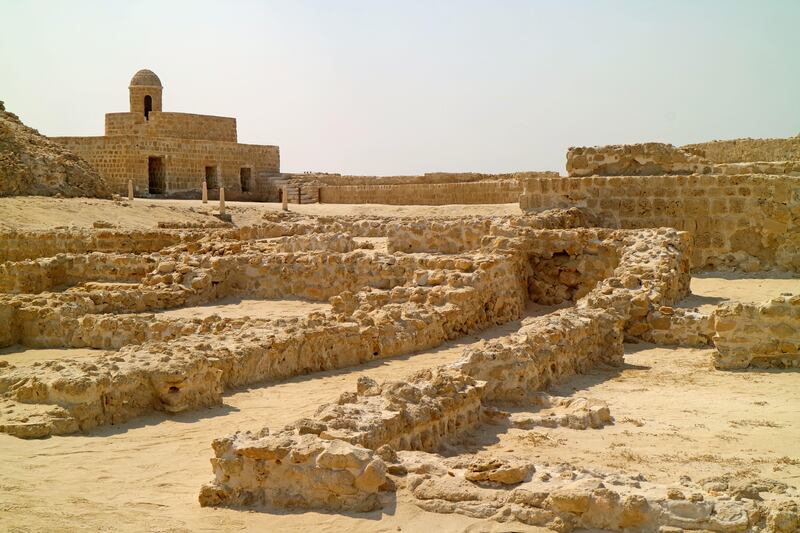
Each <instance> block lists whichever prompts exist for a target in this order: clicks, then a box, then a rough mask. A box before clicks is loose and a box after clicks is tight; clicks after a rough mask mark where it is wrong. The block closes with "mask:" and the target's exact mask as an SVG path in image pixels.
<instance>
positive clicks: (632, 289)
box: [200, 230, 688, 511]
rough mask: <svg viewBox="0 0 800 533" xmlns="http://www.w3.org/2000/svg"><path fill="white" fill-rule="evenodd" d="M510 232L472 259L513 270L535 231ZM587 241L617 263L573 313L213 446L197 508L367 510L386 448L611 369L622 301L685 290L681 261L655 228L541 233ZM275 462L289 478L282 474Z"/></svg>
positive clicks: (437, 436) (627, 309)
mask: <svg viewBox="0 0 800 533" xmlns="http://www.w3.org/2000/svg"><path fill="white" fill-rule="evenodd" d="M522 233H523V235H521V236H517V237H514V238H496V239H495V240H494V242H492V243H486V244H487V246H483V247H482V252H483V253H486V252H488V251H489V250H492V251H494V252H495V253H499V252H500V251H501V250H512V249H513V250H516V251H517V257H518V258H519V259H518V261H520V263H524V260H522V259H521V258H523V257H525V250H526V249H528V248H531V247H532V243H535V242H539V241H540V240H541V238H542V237H543V236H544V234H545V233H544V232H542V231H538V232H537V231H535V230H528V231H524V232H522ZM589 234H593V236H594V237H595V239H597V238H598V237H599V238H604V239H605V240H606V241H615V242H617V243H618V244H619V246H620V247H625V251H622V250H620V251H619V252H618V255H619V256H620V257H621V258H622V260H621V262H620V264H619V266H618V267H617V268H616V269H615V270H614V276H612V277H611V278H609V279H607V280H605V281H603V282H602V283H600V284H598V286H597V287H596V288H595V289H594V290H593V291H592V292H591V293H589V295H587V296H586V298H584V299H582V300H581V301H579V302H578V304H577V306H576V309H574V310H563V311H559V312H557V313H553V314H551V315H548V316H546V317H541V318H539V319H536V320H535V321H533V322H532V323H531V324H530V325H529V326H527V327H525V328H523V330H521V331H520V332H518V333H517V334H515V335H514V336H512V337H511V338H506V339H503V340H502V341H494V342H492V343H491V344H489V345H488V346H485V347H482V348H481V349H479V350H477V349H476V350H468V351H466V352H465V354H464V356H463V357H462V359H461V360H460V361H459V362H458V363H456V364H454V365H452V366H450V367H440V368H439V369H434V370H428V371H424V372H420V373H418V374H416V375H414V376H411V377H410V378H408V379H406V380H403V381H398V382H394V381H391V382H385V383H383V384H381V385H379V384H378V383H376V382H374V381H373V380H369V379H363V378H362V379H361V380H359V384H358V389H357V391H356V393H345V394H343V395H342V396H341V397H340V398H339V400H338V401H337V402H336V403H334V404H329V405H323V406H321V407H320V408H319V409H318V410H317V413H316V414H315V415H314V417H312V418H311V419H303V420H301V421H298V422H297V423H296V424H294V426H293V427H290V428H287V429H285V430H284V431H282V432H280V433H279V434H277V435H275V436H268V437H264V436H263V435H269V431H268V430H266V429H265V430H262V431H261V432H260V433H259V434H258V435H252V434H250V435H242V434H237V435H234V436H231V437H226V438H223V439H218V440H217V441H215V443H214V452H215V457H214V458H213V459H212V465H213V470H214V474H215V479H214V481H213V482H212V483H210V484H207V485H205V486H203V488H202V489H201V492H200V503H201V504H202V505H251V504H263V503H268V504H273V505H279V506H286V507H299V508H309V507H310V508H324V509H335V510H339V511H342V510H346V511H352V510H371V509H374V508H377V507H378V506H379V505H380V500H379V493H380V492H381V491H387V490H392V485H391V484H390V483H387V481H386V479H385V476H384V473H385V472H387V468H386V466H385V464H384V463H383V461H381V460H384V461H391V460H392V459H393V458H394V460H395V462H396V455H395V450H431V449H435V448H436V447H438V446H439V445H440V444H441V443H442V441H443V440H445V439H448V438H453V437H456V436H458V435H459V434H460V433H462V432H464V431H467V430H469V429H471V428H472V427H474V426H475V425H476V424H478V423H479V422H480V421H481V418H482V417H481V416H480V415H481V413H483V412H484V407H483V405H484V403H485V402H487V401H524V400H525V399H527V397H526V395H527V394H528V393H529V392H530V391H534V390H540V389H542V388H544V387H547V386H548V385H550V384H551V383H553V382H554V381H557V380H561V379H563V378H565V377H567V376H570V375H572V374H574V373H576V372H583V371H586V370H587V369H589V368H591V367H592V366H593V365H595V364H597V363H600V362H605V363H618V362H620V361H621V356H622V341H623V330H624V328H625V325H626V324H627V323H629V322H633V321H634V320H635V319H636V318H637V316H639V315H637V314H635V313H634V312H633V311H634V310H635V309H638V307H640V306H634V305H633V304H632V301H633V300H640V301H642V302H645V304H646V305H645V308H647V307H649V306H650V305H659V304H666V303H671V302H672V301H674V300H675V299H676V298H679V297H680V296H682V295H683V294H685V292H686V291H687V289H688V265H687V264H686V261H685V260H682V257H683V256H684V255H685V251H686V250H685V244H686V241H685V239H682V236H681V235H680V234H678V233H677V232H674V231H666V230H661V231H660V232H658V231H656V230H648V231H643V232H627V233H626V232H604V231H603V230H593V231H588V230H584V231H583V232H580V231H577V230H573V231H568V230H566V231H565V230H562V231H554V232H552V235H551V238H552V240H554V241H555V242H556V244H555V245H554V247H555V248H562V247H568V246H569V244H566V243H573V244H572V246H576V247H580V246H581V245H583V248H588V246H587V245H588V242H587V241H588V240H589V239H587V236H588V235H589ZM576 240H577V241H578V242H579V243H581V244H575V242H576ZM581 241H583V242H581ZM592 295H594V296H595V297H594V298H592V297H591V296H592ZM646 314H647V312H646V311H645V313H644V316H646ZM354 316H355V314H354ZM309 434H313V435H315V436H316V435H318V436H319V437H320V439H321V440H317V439H315V438H314V437H309V436H308V435H309ZM339 441H341V444H337V445H334V444H333V443H334V442H339ZM353 445H356V446H355V447H354V446H353ZM326 446H330V447H334V446H336V449H337V453H338V454H339V455H340V457H339V458H338V459H337V460H336V461H335V462H334V461H330V460H329V459H328V458H327V457H325V460H324V461H322V462H321V461H320V459H321V458H323V457H324V456H323V454H325V451H324V450H325V449H326ZM293 457H297V459H293ZM378 457H380V459H378ZM287 459H288V462H289V463H292V467H291V470H287V467H286V466H285V463H286V462H287ZM367 465H373V471H374V472H373V475H372V477H373V479H374V481H373V482H372V483H371V484H370V485H369V486H367V485H366V484H364V483H362V484H360V485H359V483H358V479H360V476H362V475H364V473H365V472H366V469H367V468H368V466H367ZM289 472H291V475H289ZM339 477H341V482H340V483H339V484H338V487H340V488H335V487H334V485H333V484H332V483H330V481H329V480H331V479H338V478H339Z"/></svg>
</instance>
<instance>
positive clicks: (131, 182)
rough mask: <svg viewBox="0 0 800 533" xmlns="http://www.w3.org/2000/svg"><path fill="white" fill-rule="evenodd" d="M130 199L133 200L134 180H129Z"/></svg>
mask: <svg viewBox="0 0 800 533" xmlns="http://www.w3.org/2000/svg"><path fill="white" fill-rule="evenodd" d="M128 200H130V201H131V202H132V201H133V180H128Z"/></svg>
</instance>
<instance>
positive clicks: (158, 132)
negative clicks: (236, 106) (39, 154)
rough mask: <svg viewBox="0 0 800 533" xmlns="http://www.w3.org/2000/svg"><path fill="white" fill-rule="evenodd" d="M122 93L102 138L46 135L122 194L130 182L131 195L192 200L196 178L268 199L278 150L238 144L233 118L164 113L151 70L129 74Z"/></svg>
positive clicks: (157, 81)
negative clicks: (126, 106) (125, 102)
mask: <svg viewBox="0 0 800 533" xmlns="http://www.w3.org/2000/svg"><path fill="white" fill-rule="evenodd" d="M128 90H129V94H130V111H129V112H127V113H107V114H106V121H105V135H104V136H101V137H100V136H98V137H53V138H52V139H53V140H54V141H56V142H59V143H61V144H62V145H64V146H65V147H67V148H69V149H70V150H72V151H73V152H75V153H76V154H78V155H80V156H81V157H83V158H84V159H86V160H87V161H88V162H89V163H91V164H92V166H94V167H95V168H96V169H97V170H98V172H99V173H100V174H101V175H102V176H103V177H104V178H105V179H106V182H107V183H108V184H109V186H110V187H111V189H112V191H113V192H116V193H119V194H126V193H127V188H128V180H132V181H133V185H134V189H135V193H136V195H137V196H150V195H169V196H178V197H181V196H183V197H192V196H196V195H198V194H199V191H200V189H201V187H202V182H203V181H205V182H206V184H207V185H208V188H209V189H210V190H212V191H213V190H214V189H218V188H219V187H221V186H224V187H225V192H226V194H228V195H229V197H231V198H241V199H254V200H255V199H265V198H266V197H267V196H268V195H269V194H270V193H273V194H274V191H272V189H274V187H273V186H271V185H270V183H271V177H272V176H275V175H276V174H278V173H279V172H280V153H279V150H278V147H277V146H267V145H257V144H240V143H239V142H238V141H237V135H236V119H235V118H230V117H216V116H211V115H195V114H191V113H172V112H165V111H163V110H162V107H163V99H162V94H163V90H164V88H163V86H162V85H161V80H160V79H159V78H158V76H156V75H155V73H153V72H152V71H150V70H146V69H145V70H140V71H139V72H137V73H136V74H134V76H133V78H131V82H130V86H129V87H128ZM212 194H213V193H212Z"/></svg>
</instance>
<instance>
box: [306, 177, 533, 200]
mask: <svg viewBox="0 0 800 533" xmlns="http://www.w3.org/2000/svg"><path fill="white" fill-rule="evenodd" d="M521 192H522V188H521V187H520V184H519V182H518V181H517V180H503V181H476V182H468V183H410V184H397V185H345V186H330V185H323V186H322V187H320V190H319V200H320V203H327V204H388V205H447V204H507V203H514V202H517V201H518V200H519V195H520V193H521Z"/></svg>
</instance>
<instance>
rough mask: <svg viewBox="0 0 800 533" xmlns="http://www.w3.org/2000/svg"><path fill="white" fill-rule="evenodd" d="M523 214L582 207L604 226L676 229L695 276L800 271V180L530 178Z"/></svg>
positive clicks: (740, 177)
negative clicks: (690, 247)
mask: <svg viewBox="0 0 800 533" xmlns="http://www.w3.org/2000/svg"><path fill="white" fill-rule="evenodd" d="M520 207H521V208H522V209H524V210H528V211H534V212H536V211H541V210H544V209H553V208H562V209H563V208H568V207H579V208H583V209H586V210H587V211H588V213H589V214H591V215H592V216H594V217H596V218H597V220H598V222H599V224H600V225H602V226H603V227H612V228H647V227H673V228H677V229H679V230H685V231H688V232H690V233H691V234H692V235H693V237H694V252H693V254H692V267H693V268H695V269H709V270H726V269H736V270H745V271H755V270H765V269H770V268H779V269H781V270H786V271H798V270H800V178H795V177H790V176H761V175H737V176H727V175H726V176H721V175H703V176H701V175H693V176H650V177H637V176H619V177H601V176H593V177H585V178H554V179H548V178H532V179H530V180H527V181H526V182H525V193H523V194H522V196H521V197H520Z"/></svg>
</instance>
